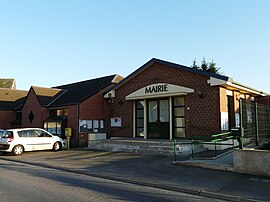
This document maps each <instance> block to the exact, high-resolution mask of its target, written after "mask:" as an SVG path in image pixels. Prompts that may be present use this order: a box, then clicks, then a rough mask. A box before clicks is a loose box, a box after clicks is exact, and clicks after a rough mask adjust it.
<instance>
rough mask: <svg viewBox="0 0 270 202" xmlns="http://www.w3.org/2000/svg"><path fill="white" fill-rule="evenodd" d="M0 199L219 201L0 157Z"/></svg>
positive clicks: (40, 200) (6, 200)
mask: <svg viewBox="0 0 270 202" xmlns="http://www.w3.org/2000/svg"><path fill="white" fill-rule="evenodd" d="M0 199H1V202H10V201H20V202H24V201H25V202H26V201H27V202H29V201H39V202H42V201H46V202H47V201H65V202H68V201H72V202H74V201H76V202H77V201H222V200H214V199H209V198H204V197H201V196H193V195H190V194H185V193H179V192H173V191H167V190H162V189H157V188H150V187H145V186H140V185H134V184H129V183H123V182H117V181H113V180H106V179H102V178H95V177H90V176H86V175H81V174H76V173H70V172H65V171H59V170H55V169H49V168H46V167H42V166H32V165H28V164H23V163H18V162H10V161H5V160H0Z"/></svg>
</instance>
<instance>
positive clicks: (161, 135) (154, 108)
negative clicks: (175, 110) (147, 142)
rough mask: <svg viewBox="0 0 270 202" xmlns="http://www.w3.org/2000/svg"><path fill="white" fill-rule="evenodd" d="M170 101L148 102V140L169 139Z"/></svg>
mask: <svg viewBox="0 0 270 202" xmlns="http://www.w3.org/2000/svg"><path fill="white" fill-rule="evenodd" d="M169 111H170V110H169V99H157V100H150V101H148V122H147V129H148V133H147V134H148V138H157V139H169V137H170V134H169V131H170V112H169Z"/></svg>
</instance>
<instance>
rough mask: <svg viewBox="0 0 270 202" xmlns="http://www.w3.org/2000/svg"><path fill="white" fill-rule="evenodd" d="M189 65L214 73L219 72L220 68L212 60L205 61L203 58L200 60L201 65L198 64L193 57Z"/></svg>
mask: <svg viewBox="0 0 270 202" xmlns="http://www.w3.org/2000/svg"><path fill="white" fill-rule="evenodd" d="M191 67H192V68H194V69H199V70H202V71H206V72H210V73H214V74H221V73H220V72H219V70H220V68H219V67H217V66H216V63H215V62H213V60H212V61H211V62H206V60H205V58H203V60H202V61H201V66H198V65H197V60H196V59H194V60H193V62H192V65H191Z"/></svg>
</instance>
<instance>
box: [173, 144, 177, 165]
mask: <svg viewBox="0 0 270 202" xmlns="http://www.w3.org/2000/svg"><path fill="white" fill-rule="evenodd" d="M175 145H176V140H175V139H173V153H174V161H175V162H176V148H175Z"/></svg>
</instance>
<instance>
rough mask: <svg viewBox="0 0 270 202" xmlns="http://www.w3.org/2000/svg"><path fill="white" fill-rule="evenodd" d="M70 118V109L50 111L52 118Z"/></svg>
mask: <svg viewBox="0 0 270 202" xmlns="http://www.w3.org/2000/svg"><path fill="white" fill-rule="evenodd" d="M55 116H68V109H52V110H50V117H55Z"/></svg>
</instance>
